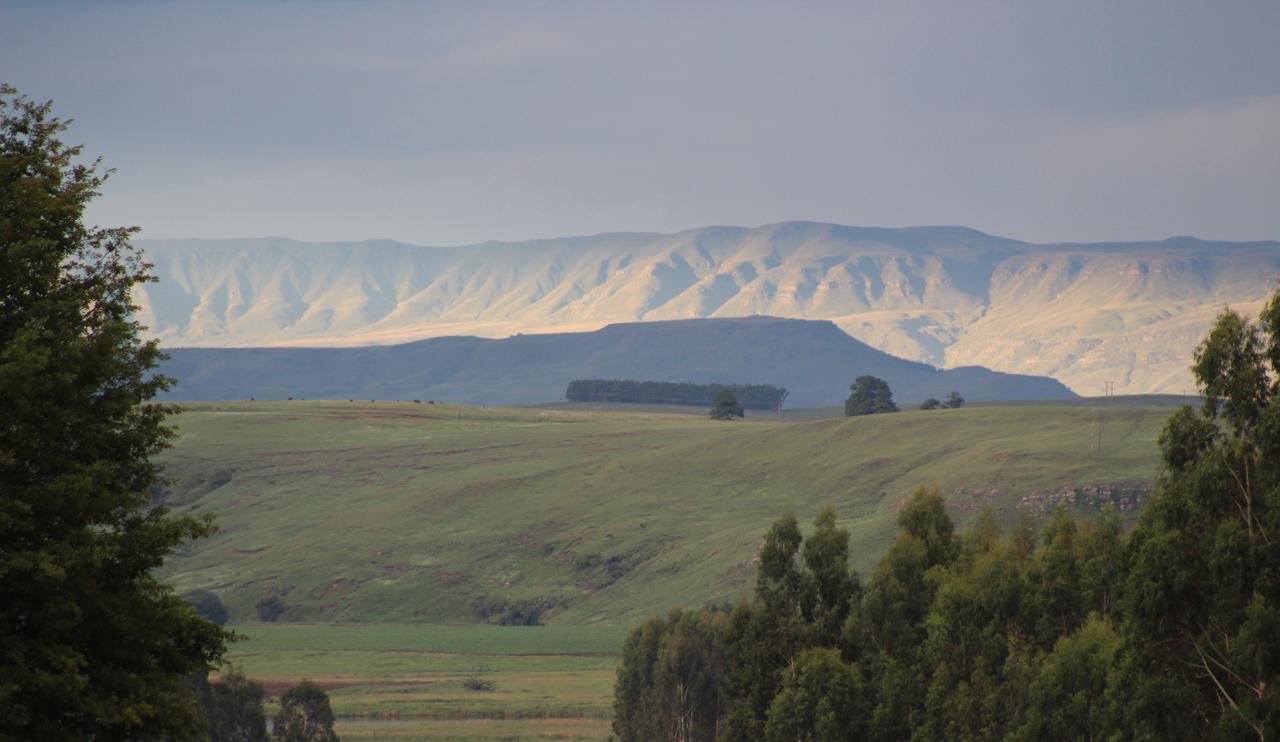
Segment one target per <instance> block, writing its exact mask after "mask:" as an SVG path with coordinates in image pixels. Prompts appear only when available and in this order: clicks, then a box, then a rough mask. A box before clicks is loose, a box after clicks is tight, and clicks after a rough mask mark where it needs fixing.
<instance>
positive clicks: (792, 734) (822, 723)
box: [765, 649, 870, 742]
mask: <svg viewBox="0 0 1280 742" xmlns="http://www.w3.org/2000/svg"><path fill="white" fill-rule="evenodd" d="M869 695H870V694H869V692H868V690H867V689H866V688H865V687H864V684H863V681H862V673H861V672H859V671H858V668H857V666H856V665H850V664H848V663H846V662H844V661H843V660H841V659H840V652H839V651H837V650H835V649H806V650H804V651H803V652H801V653H800V654H799V655H798V656H797V657H796V658H795V660H793V661H792V663H791V665H790V666H789V667H787V671H786V672H785V673H784V674H783V678H782V690H781V691H779V692H778V695H777V696H775V697H774V699H773V703H771V704H770V705H769V718H768V722H767V723H766V725H765V739H767V740H771V741H776V742H792V741H793V740H812V741H813V742H827V741H828V740H829V741H830V742H837V741H838V740H846V739H862V738H863V735H864V727H865V725H866V719H867V711H868V710H869V703H868V701H869Z"/></svg>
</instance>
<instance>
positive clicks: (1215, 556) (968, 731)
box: [614, 292, 1280, 741]
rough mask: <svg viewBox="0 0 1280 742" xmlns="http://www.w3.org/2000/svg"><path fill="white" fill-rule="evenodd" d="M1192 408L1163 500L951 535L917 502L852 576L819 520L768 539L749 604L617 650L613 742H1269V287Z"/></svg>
mask: <svg viewBox="0 0 1280 742" xmlns="http://www.w3.org/2000/svg"><path fill="white" fill-rule="evenodd" d="M1193 372H1194V374H1195V377H1196V379H1197V382H1198V384H1199V386H1200V388H1201V390H1202V391H1203V393H1204V396H1205V398H1206V402H1205V404H1204V406H1203V407H1202V408H1201V409H1200V410H1194V409H1192V408H1191V407H1184V408H1182V409H1180V410H1179V411H1178V412H1176V413H1175V414H1174V415H1173V416H1172V417H1171V418H1170V419H1169V421H1168V422H1167V424H1166V426H1165V428H1164V430H1163V432H1162V434H1161V436H1160V439H1159V445H1160V454H1161V461H1162V468H1161V472H1160V474H1159V476H1158V478H1157V481H1156V494H1155V495H1154V496H1153V498H1152V499H1151V501H1150V502H1149V504H1148V505H1147V507H1146V509H1145V510H1144V511H1143V513H1142V514H1141V516H1140V517H1139V520H1138V522H1137V524H1136V526H1134V528H1133V530H1132V531H1131V532H1130V533H1128V534H1126V533H1125V532H1124V529H1123V528H1122V523H1121V521H1120V519H1119V517H1118V516H1117V514H1116V513H1115V512H1114V511H1113V510H1111V509H1107V510H1105V511H1104V512H1102V513H1101V514H1100V515H1098V516H1097V517H1095V518H1093V519H1092V520H1088V521H1084V522H1077V521H1076V520H1074V519H1073V518H1072V517H1071V516H1070V515H1069V513H1068V512H1067V511H1066V510H1065V509H1060V510H1058V511H1057V512H1056V513H1055V514H1054V515H1053V516H1052V517H1051V519H1050V520H1049V521H1048V523H1047V524H1046V525H1045V526H1044V527H1043V528H1042V529H1038V528H1036V527H1035V526H1034V525H1033V524H1032V522H1031V521H1030V520H1028V519H1024V520H1022V521H1021V522H1019V523H1018V525H1017V526H1016V527H1014V528H1012V529H1011V530H1010V531H1009V532H1008V533H1002V529H1001V526H1000V524H999V522H998V520H997V518H996V517H995V516H994V514H993V513H991V512H990V511H987V512H984V513H982V514H981V515H980V517H978V519H977V520H976V522H975V523H974V524H973V525H972V526H971V528H969V529H968V531H967V532H965V533H964V534H960V533H957V531H956V528H955V526H954V523H953V521H952V519H951V517H950V516H949V514H948V513H947V510H946V507H945V503H944V499H943V498H942V497H941V496H940V495H939V494H938V493H937V492H936V491H934V490H929V489H921V490H919V491H917V492H916V493H915V494H914V495H913V496H912V497H911V498H910V499H909V500H908V501H907V502H906V503H905V504H903V506H902V507H901V508H900V509H899V511H898V515H897V522H898V526H899V533H898V536H897V539H896V541H895V542H894V543H893V545H892V546H891V547H890V548H889V550H888V552H887V553H886V554H885V555H884V557H883V558H882V559H881V560H880V562H879V563H878V564H877V565H876V567H875V569H874V570H873V571H872V573H871V575H870V577H869V578H868V579H866V580H865V581H864V580H863V579H862V578H861V576H860V575H858V574H857V573H856V572H855V571H853V570H851V569H850V568H849V566H848V544H849V532H848V531H847V530H846V529H844V528H840V527H838V525H837V523H836V517H835V513H834V511H833V510H831V509H827V510H824V511H823V512H822V513H821V514H820V515H819V516H818V518H817V520H816V521H815V522H814V527H813V530H812V531H811V532H810V533H809V535H808V536H807V537H805V536H803V535H802V533H801V530H800V527H799V525H798V522H797V520H796V518H795V517H794V516H792V515H786V516H783V517H782V518H781V519H779V520H778V521H777V522H776V523H774V524H773V526H772V527H771V528H770V529H769V531H768V533H767V535H766V536H765V539H764V545H763V547H762V548H761V550H760V553H759V559H758V565H759V566H758V573H757V578H756V585H755V592H754V596H753V597H752V599H751V600H750V601H744V602H742V603H740V604H739V605H738V606H736V607H735V608H733V609H732V610H731V611H724V610H712V609H702V610H682V609H676V610H673V611H671V612H670V613H669V614H668V615H667V616H665V617H656V618H652V619H650V620H648V621H646V622H644V623H643V624H641V625H640V626H638V627H637V628H636V629H634V630H633V631H632V632H631V634H630V636H629V637H628V639H627V641H626V644H625V647H624V650H623V660H622V664H621V667H620V668H619V670H618V678H617V685H616V687H615V712H614V731H615V733H616V734H617V735H618V736H619V737H620V738H621V739H623V740H654V739H668V740H713V739H719V740H744V741H745V740H761V739H763V740H842V739H870V740H908V739H916V740H936V739H975V740H997V739H998V740H1080V739H1120V740H1123V739H1160V740H1165V739H1171V740H1172V739H1178V740H1182V739H1194V740H1245V739H1253V740H1265V739H1267V738H1268V737H1271V738H1275V737H1276V735H1277V734H1280V292H1277V293H1276V295H1274V296H1273V297H1272V298H1271V300H1270V302H1269V303H1268V304H1267V306H1266V308H1265V309H1264V311H1263V313H1262V318H1261V322H1260V326H1255V325H1254V324H1252V323H1250V322H1248V321H1247V320H1245V319H1244V318H1243V317H1241V316H1240V315H1238V314H1235V313H1233V312H1227V313H1225V314H1224V315H1223V316H1222V317H1221V318H1220V319H1219V321H1218V323H1217V324H1216V326H1215V327H1214V328H1213V330H1212V332H1211V333H1210V335H1209V337H1208V339H1206V340H1205V342H1204V343H1203V344H1202V345H1201V346H1200V347H1199V349H1198V350H1197V352H1196V362H1195V366H1194V367H1193Z"/></svg>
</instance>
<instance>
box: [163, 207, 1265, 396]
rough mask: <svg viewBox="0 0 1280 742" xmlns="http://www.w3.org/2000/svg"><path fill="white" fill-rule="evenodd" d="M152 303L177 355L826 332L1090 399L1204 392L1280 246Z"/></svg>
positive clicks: (500, 259)
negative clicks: (789, 322) (686, 332)
mask: <svg viewBox="0 0 1280 742" xmlns="http://www.w3.org/2000/svg"><path fill="white" fill-rule="evenodd" d="M139 244H140V246H141V247H143V248H144V249H145V251H146V253H147V256H148V258H149V259H150V260H151V261H153V262H154V263H155V273H156V275H157V276H158V277H159V279H160V280H159V282H158V283H155V284H151V285H148V286H146V287H145V288H144V290H143V291H142V292H140V295H139V296H138V300H139V302H140V304H141V306H142V311H141V315H140V316H141V319H142V321H143V322H144V323H145V324H146V325H148V326H150V327H151V328H152V330H153V332H154V333H155V335H156V336H157V337H159V338H160V339H161V341H162V342H163V343H164V344H165V345H167V346H263V345H269V346H278V345H295V346H314V345H348V346H349V345H366V344H370V343H401V342H405V341H410V340H417V339H421V338H426V337H440V336H447V335H479V336H484V337H506V336H508V335H511V334H515V333H518V332H526V333H527V332H547V331H561V332H563V331H574V330H593V329H597V328H599V327H602V326H604V325H606V324H608V323H616V322H637V321H652V320H669V319H688V318H705V317H744V316H751V315H772V316H778V317H791V318H807V319H827V320H831V321H832V322H834V323H835V324H836V325H837V326H839V327H840V328H841V329H843V330H845V331H846V332H848V333H849V334H851V335H853V336H854V337H856V338H858V339H860V340H863V341H865V342H867V343H869V344H870V345H872V346H874V347H876V348H878V349H880V350H883V351H886V352H889V353H892V354H894V355H898V356H901V357H904V358H908V359H912V360H918V361H922V362H925V363H929V364H932V365H935V366H941V367H955V366H967V365H981V366H986V367H988V368H993V369H997V370H1000V371H1006V372H1010V373H1020V374H1033V375H1044V376H1052V377H1054V378H1057V379H1059V380H1061V381H1063V382H1064V383H1066V384H1067V386H1069V387H1071V388H1072V389H1073V390H1075V391H1077V392H1078V393H1082V394H1087V395H1094V394H1099V393H1101V391H1102V388H1103V381H1104V380H1112V381H1115V382H1116V391H1118V392H1121V393H1148V392H1168V393H1180V392H1182V391H1183V390H1184V389H1187V388H1191V387H1192V386H1193V385H1192V384H1191V383H1190V381H1189V379H1190V377H1189V375H1188V373H1187V368H1188V366H1189V364H1190V357H1191V350H1192V348H1193V347H1194V346H1195V344H1196V343H1197V342H1198V340H1199V339H1200V336H1201V334H1202V333H1203V332H1204V328H1206V327H1208V326H1209V325H1210V324H1211V320H1212V317H1213V315H1215V314H1216V313H1217V312H1219V311H1220V310H1221V308H1222V306H1223V305H1224V304H1231V305H1233V306H1236V307H1237V308H1239V309H1242V310H1244V311H1249V312H1252V311H1256V310H1257V308H1258V307H1259V306H1260V303H1261V301H1262V300H1263V299H1264V298H1265V297H1266V296H1267V295H1268V294H1269V293H1270V292H1271V291H1272V290H1273V289H1274V287H1275V284H1276V279H1277V278H1278V277H1280V243H1277V242H1258V243H1229V242H1210V241H1204V240H1198V239H1193V238H1189V237H1186V238H1176V239H1170V240H1165V241H1161V242H1142V243H1098V244H1052V245H1035V244H1028V243H1023V242H1018V241H1015V240H1009V239H1004V238H1000V237H994V236H991V235H987V234H983V233H981V232H978V231H975V230H972V229H966V228H962V227H918V228H907V229H875V228H861V227H845V226H839V225H832V224H817V223H808V222H790V223H783V224H776V225H769V226H765V227H759V228H755V229H747V228H740V227H708V228H705V229H695V230H690V231H687V232H681V233H679V234H674V235H661V234H606V235H598V236H594V237H574V238H564V239H552V240H532V241H528V242H520V243H486V244H482V245H473V246H469V247H465V248H430V247H418V246H413V245H406V244H402V243H396V242H390V241H372V242H360V243H317V244H304V243H299V242H293V241H291V240H284V239H254V240H215V241H209V240H142V241H140V242H139Z"/></svg>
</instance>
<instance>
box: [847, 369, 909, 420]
mask: <svg viewBox="0 0 1280 742" xmlns="http://www.w3.org/2000/svg"><path fill="white" fill-rule="evenodd" d="M849 391H850V392H851V394H849V398H848V399H846V400H845V402H844V414H846V415H850V416H853V415H875V414H879V413H881V412H897V411H898V406H897V405H896V404H894V403H893V392H891V391H890V390H889V382H887V381H885V380H884V379H879V378H876V377H875V376H859V377H858V378H857V379H854V381H853V384H851V385H849Z"/></svg>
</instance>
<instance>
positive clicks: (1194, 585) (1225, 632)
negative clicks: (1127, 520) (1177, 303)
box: [1118, 291, 1280, 739]
mask: <svg viewBox="0 0 1280 742" xmlns="http://www.w3.org/2000/svg"><path fill="white" fill-rule="evenodd" d="M1192 372H1193V373H1194V375H1195V377H1196V381H1197V383H1198V385H1199V387H1200V389H1201V392H1202V393H1203V395H1204V398H1205V403H1204V406H1203V407H1202V408H1201V410H1200V412H1199V413H1196V412H1195V411H1194V410H1192V409H1191V408H1190V407H1184V408H1182V409H1181V410H1179V411H1178V413H1176V414H1175V415H1174V416H1173V417H1172V418H1171V419H1170V420H1169V423H1168V424H1167V425H1166V427H1165V430H1164V432H1163V433H1162V434H1161V436H1160V446H1161V452H1162V454H1163V458H1164V465H1165V471H1164V474H1163V476H1162V477H1161V480H1160V483H1159V484H1160V486H1159V491H1158V493H1157V495H1156V496H1155V497H1154V498H1153V499H1152V500H1151V502H1150V503H1149V504H1148V505H1147V508H1146V510H1145V511H1144V512H1143V514H1142V517H1141V519H1140V521H1139V523H1138V526H1137V528H1135V529H1134V532H1133V535H1132V537H1131V540H1130V545H1129V554H1130V559H1129V562H1130V563H1129V567H1128V574H1127V576H1126V584H1125V589H1124V590H1122V591H1118V592H1119V593H1120V595H1122V596H1123V598H1122V607H1123V612H1124V621H1123V622H1122V623H1121V624H1120V630H1121V634H1122V635H1123V637H1124V641H1125V651H1124V657H1123V663H1122V664H1123V668H1124V678H1125V680H1124V684H1123V688H1124V693H1123V697H1124V698H1125V699H1126V703H1124V704H1123V708H1124V711H1125V714H1126V720H1125V726H1126V727H1128V728H1131V729H1135V730H1137V732H1138V733H1139V734H1140V735H1142V736H1148V737H1159V736H1170V735H1185V736H1195V737H1201V738H1206V739H1207V738H1211V737H1217V738H1224V739H1226V738H1230V739H1236V738H1243V737H1253V738H1256V739H1264V738H1267V737H1271V738H1274V737H1276V736H1277V735H1280V651H1277V650H1276V647H1280V580H1277V578H1276V575H1278V574H1280V291H1277V292H1276V293H1275V294H1274V295H1273V296H1272V297H1271V299H1270V301H1269V302H1268V303H1267V305H1266V307H1265V308H1264V309H1263V311H1262V315H1261V320H1260V323H1259V324H1257V325H1255V324H1254V323H1252V322H1249V321H1248V320H1246V319H1245V318H1244V317H1242V316H1240V315H1239V314H1237V313H1235V312H1232V311H1227V312H1225V313H1224V314H1223V315H1222V316H1221V317H1219V319H1218V322H1217V324H1216V325H1215V326H1214V328H1213V330H1212V331H1211V332H1210V333H1209V336H1208V337H1207V338H1206V339H1205V341H1204V342H1203V343H1202V344H1201V345H1200V347H1199V348H1198V349H1197V350H1196V354H1195V365H1194V366H1193V367H1192Z"/></svg>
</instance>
